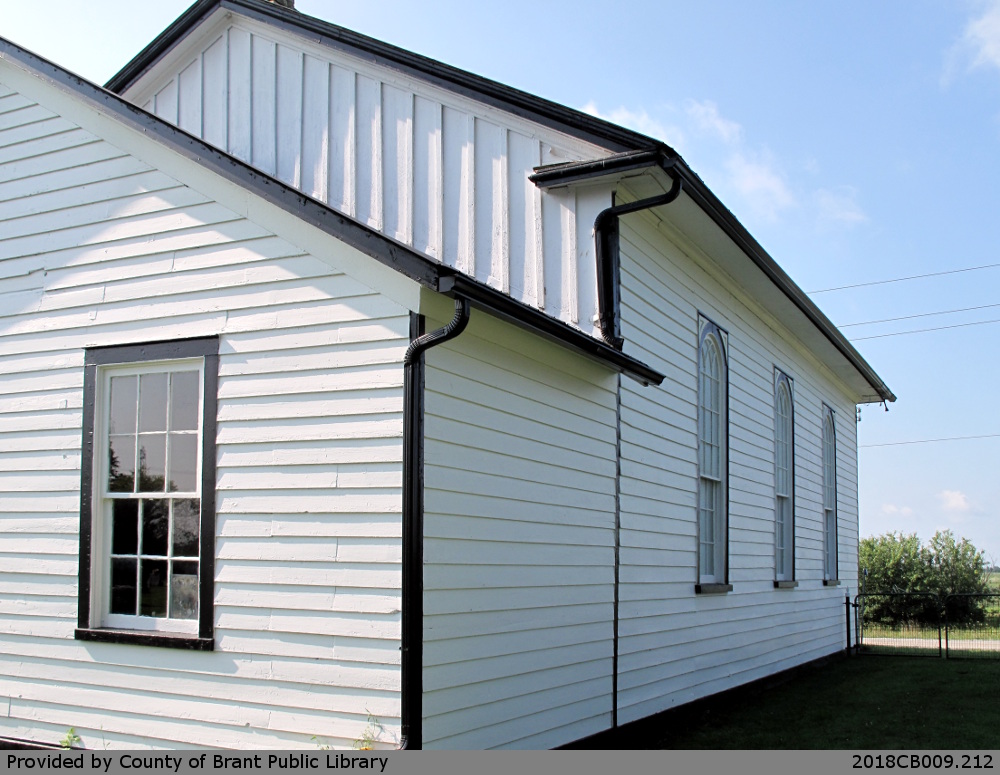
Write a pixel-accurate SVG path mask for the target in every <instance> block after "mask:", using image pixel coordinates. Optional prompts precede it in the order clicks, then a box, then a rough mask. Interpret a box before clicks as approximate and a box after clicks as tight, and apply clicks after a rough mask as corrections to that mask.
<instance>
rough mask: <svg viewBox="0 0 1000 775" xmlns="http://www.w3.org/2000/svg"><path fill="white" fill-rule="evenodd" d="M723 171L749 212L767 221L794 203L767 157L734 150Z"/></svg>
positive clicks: (775, 217) (786, 186)
mask: <svg viewBox="0 0 1000 775" xmlns="http://www.w3.org/2000/svg"><path fill="white" fill-rule="evenodd" d="M726 171H727V172H728V173H729V183H730V185H731V186H732V187H733V188H734V189H735V190H736V192H737V193H738V194H739V195H740V197H742V198H743V199H744V200H745V201H746V203H747V205H748V206H749V207H750V209H752V210H753V211H754V212H756V213H757V214H758V215H759V216H761V217H763V218H766V219H767V220H770V221H775V220H777V219H778V217H779V216H780V214H781V212H782V211H783V210H786V209H788V208H789V207H792V206H793V205H794V204H795V197H794V196H793V195H792V192H791V189H790V188H789V187H788V184H787V183H786V182H785V179H784V177H783V176H782V175H781V174H780V173H779V172H778V171H777V169H776V168H775V165H774V163H773V161H772V160H771V159H770V158H769V157H768V156H767V155H765V156H764V157H763V158H752V157H750V156H748V155H746V154H745V153H743V152H741V151H738V152H736V153H733V154H732V155H731V156H730V157H729V159H728V160H727V161H726Z"/></svg>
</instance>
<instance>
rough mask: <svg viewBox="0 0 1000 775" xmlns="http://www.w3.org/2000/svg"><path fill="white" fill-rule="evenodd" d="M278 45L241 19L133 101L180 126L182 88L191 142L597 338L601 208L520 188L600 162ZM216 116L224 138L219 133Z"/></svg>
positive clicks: (580, 198)
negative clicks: (551, 170)
mask: <svg viewBox="0 0 1000 775" xmlns="http://www.w3.org/2000/svg"><path fill="white" fill-rule="evenodd" d="M243 25H246V26H243ZM268 32H269V34H270V31H268ZM274 37H275V38H280V39H281V42H276V41H275V40H274V39H271V38H270V37H269V36H268V35H264V34H262V33H261V29H260V28H258V27H257V26H256V25H254V24H252V23H249V22H241V23H240V25H234V26H230V27H229V28H228V30H226V31H225V33H224V34H222V35H221V36H220V37H213V38H212V40H211V45H209V46H208V47H206V48H205V49H204V50H203V51H202V52H201V53H199V54H198V55H197V56H196V57H195V58H194V59H193V60H192V61H185V62H184V63H183V64H182V66H179V67H178V68H177V69H176V72H174V73H173V74H169V73H168V74H163V75H161V76H157V77H156V78H157V80H156V83H155V85H154V84H145V85H143V86H142V89H143V90H144V93H145V92H150V93H153V92H156V93H158V94H163V95H164V96H165V97H167V98H166V99H164V107H161V106H160V105H159V100H157V106H156V111H157V114H158V115H160V116H161V117H163V118H165V119H166V120H168V121H175V122H176V121H177V120H178V118H177V112H176V110H174V109H168V108H167V107H166V104H167V103H169V102H170V99H169V94H174V93H176V92H177V91H178V88H179V91H180V92H181V112H180V121H181V125H182V126H183V127H184V128H185V129H188V130H189V131H192V132H195V133H196V134H199V133H200V134H201V136H203V137H204V138H205V139H206V140H208V141H209V142H211V143H213V144H215V145H218V146H219V147H220V148H223V149H224V150H227V151H229V152H230V153H232V154H233V155H235V156H237V157H238V158H240V159H244V160H247V161H250V162H251V163H252V164H253V165H254V166H256V167H258V168H260V169H261V170H263V171H264V172H267V173H268V174H273V175H275V176H276V177H278V178H279V179H281V180H282V181H284V182H285V183H288V184H289V185H292V186H296V187H298V188H300V189H301V190H302V191H304V192H305V193H306V194H308V195H310V196H313V197H315V198H317V199H320V200H321V201H324V202H327V203H328V204H330V205H331V206H332V207H335V208H336V209H338V210H340V211H341V212H344V213H346V214H347V215H350V216H351V217H354V218H357V219H358V220H360V221H362V222H364V223H366V224H368V225H370V226H372V227H373V228H375V229H378V230H380V231H382V232H384V233H385V234H387V235H389V236H391V237H393V238H394V239H397V240H399V241H401V242H403V243H405V244H408V245H412V246H413V247H415V248H416V249H417V250H419V251H421V252H423V253H425V254H427V255H428V256H431V257H433V258H435V259H437V260H440V261H443V262H444V263H446V264H448V265H449V266H453V267H456V268H457V269H459V270H461V271H462V272H465V273H467V274H469V275H471V276H473V277H475V278H476V279H478V280H480V281H481V282H484V283H487V284H488V285H490V286H491V287H493V288H496V289H497V290H499V291H502V292H504V293H509V294H511V295H512V296H513V297H514V298H515V299H518V300H519V301H523V302H524V303H526V304H529V305H531V306H534V307H538V308H539V309H545V310H547V311H548V312H549V314H551V315H553V316H554V317H557V318H559V319H560V320H563V321H564V322H566V323H569V324H571V325H574V326H576V327H578V328H580V329H582V330H583V331H585V332H587V333H591V334H595V333H596V328H595V324H594V315H595V313H596V311H597V302H596V290H595V289H596V283H597V273H596V265H595V260H594V251H593V242H594V237H593V223H594V218H595V217H596V215H597V213H598V212H600V210H601V209H603V208H604V207H607V206H609V205H610V201H609V200H608V199H606V198H605V199H603V200H600V201H598V200H599V194H597V193H596V192H592V193H590V194H583V193H581V194H580V195H577V194H574V193H572V192H565V191H563V192H543V191H541V190H539V189H538V188H537V187H536V186H535V185H534V184H532V183H531V182H530V181H529V180H528V176H529V175H530V174H531V173H532V170H533V168H534V167H537V166H539V165H540V164H543V163H552V162H554V161H568V160H571V159H583V158H596V157H598V156H601V155H604V154H605V152H604V151H602V150H601V149H598V148H596V147H593V146H589V145H587V144H585V143H581V142H579V141H574V140H572V139H570V138H568V137H564V136H562V135H560V134H558V133H556V132H554V131H550V130H546V129H544V128H543V127H540V126H536V127H532V128H531V129H530V130H529V129H527V128H525V127H524V126H523V125H519V126H518V127H515V126H513V125H507V124H505V122H504V120H503V115H502V114H500V113H498V112H496V111H494V112H493V113H488V111H487V109H486V108H485V107H480V106H474V104H473V103H470V102H468V101H465V100H464V98H459V97H457V96H456V97H454V98H453V99H451V101H445V98H443V97H442V96H440V94H441V93H440V92H439V91H438V90H437V89H436V88H434V87H427V88H426V91H422V87H421V86H420V85H419V82H413V83H404V82H403V80H404V79H403V78H402V77H401V76H400V75H399V74H398V73H392V72H391V71H389V70H383V69H380V68H378V67H376V66H373V65H370V64H366V65H362V64H361V63H360V62H356V61H355V60H353V59H351V58H350V57H349V56H347V55H338V54H336V53H335V52H334V51H332V50H327V51H324V50H323V49H321V48H318V47H313V46H311V45H307V44H303V48H302V49H301V50H300V49H298V48H297V47H296V45H297V43H296V40H295V38H293V37H288V38H281V36H280V34H277V33H275V34H274ZM224 49H225V50H224ZM306 49H308V50H306ZM178 72H179V73H180V74H179V75H178V74H177V73H178ZM177 84H179V87H178V86H177ZM193 88H203V89H204V95H203V99H198V100H196V99H195V95H191V94H190V90H191V89H193ZM173 101H174V103H176V98H174V100H173ZM202 114H204V115H202ZM225 115H228V122H229V126H228V131H223V130H222V129H220V128H219V127H218V126H217V122H218V120H220V119H222V118H223V117H224V116H225ZM202 121H203V122H204V128H202V127H200V126H199V124H200V123H201V122H202Z"/></svg>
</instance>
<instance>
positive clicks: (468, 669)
mask: <svg viewBox="0 0 1000 775" xmlns="http://www.w3.org/2000/svg"><path fill="white" fill-rule="evenodd" d="M428 325H429V326H430V325H434V324H432V323H429V324H428ZM426 363H427V376H426V386H427V387H426V449H425V455H426V459H425V478H426V495H425V535H426V542H425V572H424V606H425V612H424V614H425V618H424V639H425V646H424V738H425V746H426V747H428V748H501V747H505V748H551V747H554V746H558V745H561V744H563V743H568V742H570V741H572V740H575V739H578V738H581V737H585V736H587V735H589V734H593V733H595V732H598V731H600V730H602V729H605V728H607V727H608V726H610V724H611V709H612V702H611V686H612V678H611V676H612V653H613V651H612V649H613V640H612V623H613V601H614V493H615V473H616V470H615V417H616V414H615V401H616V395H615V389H616V384H617V378H616V377H615V376H614V375H613V374H611V373H610V372H608V371H607V370H606V369H604V368H602V367H600V366H597V365H595V364H593V363H592V362H590V361H588V360H586V359H584V358H581V357H579V356H574V355H572V354H570V353H568V352H567V351H566V350H565V349H563V348H561V347H559V346H557V345H553V344H550V343H548V342H545V341H543V340H540V339H538V338H537V337H532V336H530V335H528V334H525V333H523V332H521V331H519V330H517V329H514V328H512V327H511V326H508V325H506V324H502V323H499V322H497V321H494V320H491V319H489V318H487V317H486V316H485V315H482V314H479V313H476V312H473V316H472V322H471V324H470V327H469V329H468V330H467V331H466V332H465V333H464V334H462V335H461V336H460V337H458V338H457V339H455V340H452V341H451V342H449V343H447V344H445V345H442V346H439V347H436V348H433V349H431V350H429V351H428V352H427V361H426Z"/></svg>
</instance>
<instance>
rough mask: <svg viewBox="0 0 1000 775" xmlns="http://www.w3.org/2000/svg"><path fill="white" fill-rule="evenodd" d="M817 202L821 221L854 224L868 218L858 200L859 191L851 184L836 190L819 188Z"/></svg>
mask: <svg viewBox="0 0 1000 775" xmlns="http://www.w3.org/2000/svg"><path fill="white" fill-rule="evenodd" d="M816 203H817V204H818V205H819V218H820V221H821V222H828V223H829V222H833V223H838V224H843V225H847V226H854V225H856V224H859V223H864V222H865V221H867V220H868V216H867V215H865V211H864V210H862V209H861V205H859V204H858V202H857V191H856V190H855V189H854V188H853V187H851V186H841V187H840V188H838V189H836V190H830V189H827V188H821V189H818V190H817V191H816Z"/></svg>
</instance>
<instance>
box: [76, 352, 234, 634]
mask: <svg viewBox="0 0 1000 775" xmlns="http://www.w3.org/2000/svg"><path fill="white" fill-rule="evenodd" d="M85 353H86V357H85V361H84V376H83V441H82V444H81V453H82V457H81V461H80V568H79V599H78V609H77V628H76V630H75V632H74V637H75V638H76V639H77V640H83V641H100V642H105V643H128V644H136V645H146V646H162V647H166V648H179V649H188V650H195V651H211V650H213V649H214V648H215V608H214V605H215V480H216V464H215V438H216V430H217V420H216V418H217V414H218V413H217V409H218V392H219V390H218V388H219V337H217V336H211V337H199V338H196V339H178V340H173V341H160V342H145V343H141V344H123V345H108V346H100V347H88V348H86V350H85ZM192 358H201V359H202V360H203V363H204V400H203V402H202V439H201V452H202V469H201V542H200V547H199V552H198V560H199V568H198V571H199V576H198V587H199V588H198V634H197V635H196V636H195V635H193V634H190V633H172V632H163V631H158V630H157V631H150V630H128V629H118V628H109V627H102V626H101V625H100V623H99V622H96V623H95V622H94V621H93V611H92V610H91V589H92V579H93V568H94V565H93V559H92V556H91V555H92V552H93V530H94V514H93V508H94V468H95V462H96V461H95V460H94V450H95V444H94V433H95V428H94V423H95V419H96V414H97V412H96V399H97V376H98V371H99V370H100V369H101V368H102V367H104V366H112V365H130V364H142V363H146V362H150V363H151V362H154V361H170V360H184V359H192Z"/></svg>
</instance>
